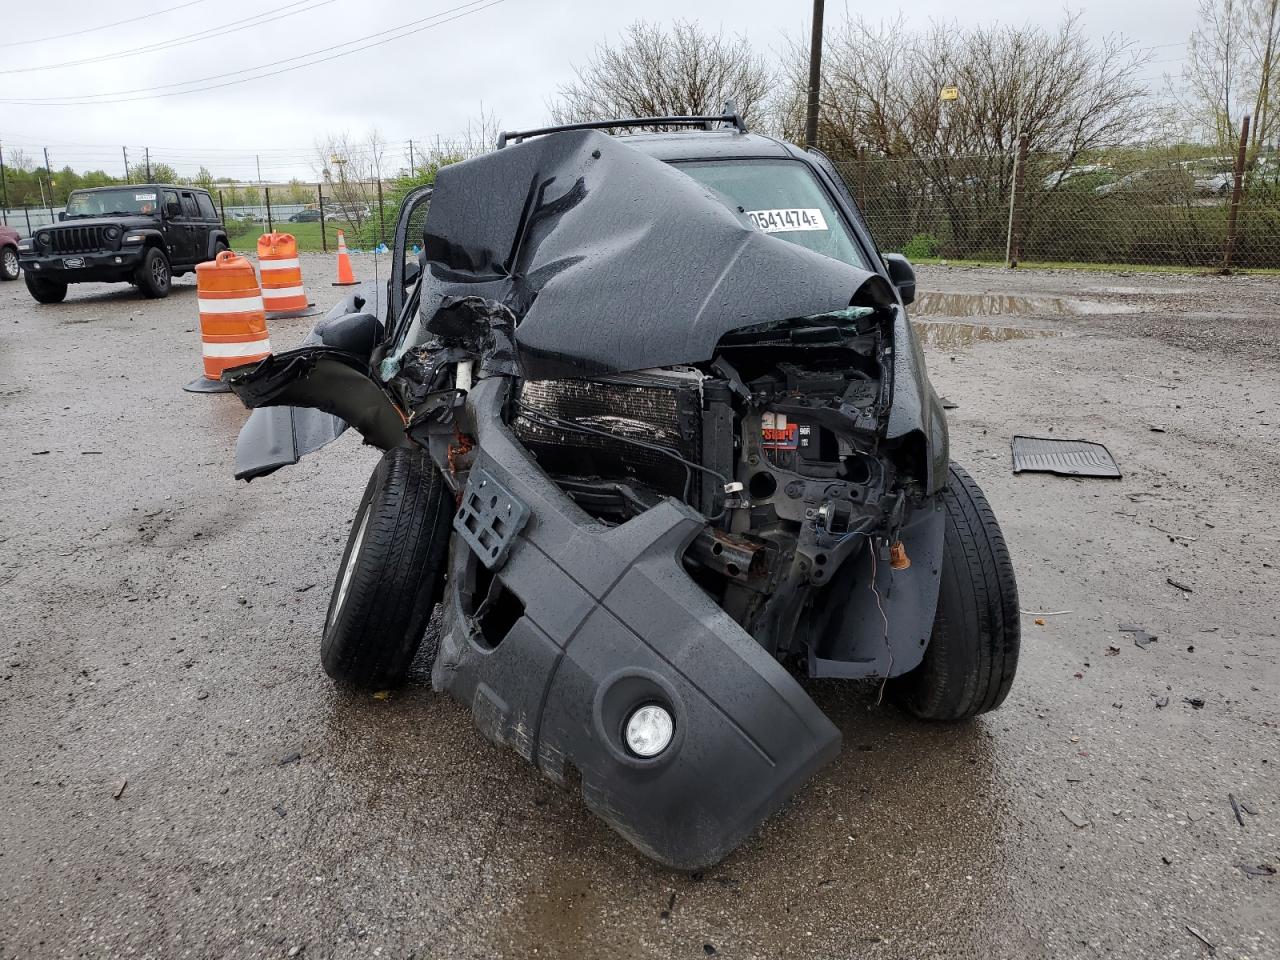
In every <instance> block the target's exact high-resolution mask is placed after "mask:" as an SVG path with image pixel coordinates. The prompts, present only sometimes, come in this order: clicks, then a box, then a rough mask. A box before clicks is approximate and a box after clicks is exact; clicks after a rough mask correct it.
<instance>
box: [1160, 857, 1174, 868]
mask: <svg viewBox="0 0 1280 960" xmlns="http://www.w3.org/2000/svg"><path fill="white" fill-rule="evenodd" d="M1160 859H1161V860H1162V861H1163V862H1164V865H1165V866H1166V867H1171V866H1173V861H1172V860H1170V859H1169V858H1168V857H1165V856H1162V857H1161V858H1160Z"/></svg>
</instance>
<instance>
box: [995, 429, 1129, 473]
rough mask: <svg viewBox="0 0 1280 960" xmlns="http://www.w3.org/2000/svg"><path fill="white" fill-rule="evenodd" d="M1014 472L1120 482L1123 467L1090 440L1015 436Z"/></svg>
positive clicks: (1101, 446) (1099, 445)
mask: <svg viewBox="0 0 1280 960" xmlns="http://www.w3.org/2000/svg"><path fill="white" fill-rule="evenodd" d="M1013 472H1014V473H1024V472H1029V473H1055V474H1058V475H1059V476H1064V477H1099V478H1104V479H1112V480H1119V479H1120V468H1119V467H1118V466H1116V462H1115V460H1114V459H1113V458H1112V456H1111V454H1110V453H1108V452H1107V448H1106V447H1104V446H1103V445H1102V444H1100V443H1093V442H1092V441H1090V440H1054V439H1050V438H1049V437H1023V436H1015V437H1014V438H1013Z"/></svg>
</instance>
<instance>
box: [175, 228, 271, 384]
mask: <svg viewBox="0 0 1280 960" xmlns="http://www.w3.org/2000/svg"><path fill="white" fill-rule="evenodd" d="M196 300H197V302H198V303H199V309H200V340H201V346H202V350H203V353H204V376H202V377H197V378H196V379H195V380H192V381H191V382H190V383H188V384H187V385H186V386H185V387H183V388H182V389H184V390H186V391H188V392H189V393H227V392H228V391H229V390H230V389H231V388H230V387H228V386H227V385H226V384H225V383H223V382H222V380H221V377H222V371H223V370H226V369H227V368H228V367H238V366H240V364H242V363H253V362H254V361H255V360H261V359H262V358H263V357H265V356H267V355H268V354H270V353H271V341H270V340H269V339H267V317H266V313H265V311H264V310H263V309H262V291H261V289H260V288H259V287H258V277H257V274H255V273H254V272H253V264H251V263H250V262H249V261H248V260H246V259H245V258H244V257H242V256H240V255H239V254H236V253H233V252H232V251H230V250H223V251H222V252H221V253H220V254H218V256H217V259H214V260H210V261H208V262H207V263H200V264H196Z"/></svg>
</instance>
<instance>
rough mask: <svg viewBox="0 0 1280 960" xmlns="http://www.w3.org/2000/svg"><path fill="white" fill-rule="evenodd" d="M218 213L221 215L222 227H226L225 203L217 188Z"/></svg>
mask: <svg viewBox="0 0 1280 960" xmlns="http://www.w3.org/2000/svg"><path fill="white" fill-rule="evenodd" d="M218 213H220V214H221V215H222V216H221V220H222V225H223V226H224V227H225V226H226V225H227V201H226V200H224V199H223V197H222V188H221V187H219V188H218Z"/></svg>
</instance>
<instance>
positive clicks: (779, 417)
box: [760, 413, 799, 450]
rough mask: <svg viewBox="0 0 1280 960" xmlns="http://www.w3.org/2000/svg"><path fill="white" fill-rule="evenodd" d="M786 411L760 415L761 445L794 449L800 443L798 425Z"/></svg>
mask: <svg viewBox="0 0 1280 960" xmlns="http://www.w3.org/2000/svg"><path fill="white" fill-rule="evenodd" d="M798 426H799V424H795V423H788V422H787V415H786V414H785V413H765V414H763V415H762V416H761V417H760V427H761V433H762V434H763V435H762V436H761V438H760V446H762V447H764V448H765V449H766V450H794V449H796V447H797V446H798V445H799V438H798V437H797V427H798Z"/></svg>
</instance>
